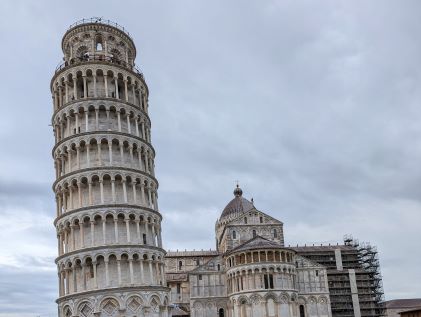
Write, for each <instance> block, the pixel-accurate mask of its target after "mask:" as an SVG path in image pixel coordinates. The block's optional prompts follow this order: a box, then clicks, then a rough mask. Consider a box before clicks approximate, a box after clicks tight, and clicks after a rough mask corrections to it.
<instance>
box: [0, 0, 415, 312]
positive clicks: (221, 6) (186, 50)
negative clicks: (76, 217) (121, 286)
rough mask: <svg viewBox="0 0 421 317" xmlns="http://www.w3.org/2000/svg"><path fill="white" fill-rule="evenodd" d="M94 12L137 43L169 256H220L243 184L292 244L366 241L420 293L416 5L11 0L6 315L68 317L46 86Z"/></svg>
mask: <svg viewBox="0 0 421 317" xmlns="http://www.w3.org/2000/svg"><path fill="white" fill-rule="evenodd" d="M92 16H102V17H105V18H108V19H112V20H114V21H116V22H118V23H120V24H122V25H124V26H125V27H126V28H127V29H128V30H129V31H130V33H131V34H132V36H133V38H134V40H135V43H136V45H137V50H138V56H137V60H136V63H137V65H138V67H140V68H141V69H142V70H143V72H144V74H145V77H146V80H147V83H148V85H149V89H150V116H151V120H152V141H153V145H154V147H155V149H156V153H157V156H156V175H157V178H158V180H159V182H160V188H159V200H160V204H159V206H160V208H161V212H162V214H163V216H164V222H163V234H164V237H163V238H164V245H165V248H166V249H172V250H174V249H202V248H203V249H209V248H213V247H214V223H215V221H216V219H217V217H218V215H219V214H220V213H221V211H222V210H223V208H224V207H225V205H226V204H227V203H228V202H229V201H230V200H231V199H232V198H233V195H232V191H233V189H234V186H235V181H236V180H237V179H238V180H239V181H240V186H241V187H242V188H243V191H244V196H245V197H246V198H249V199H250V198H251V197H253V198H254V200H255V205H256V207H257V208H258V209H260V210H262V211H264V212H266V213H268V214H270V215H272V216H274V217H275V218H278V219H280V220H281V221H283V222H284V228H285V240H286V243H287V244H297V243H298V244H300V245H303V244H305V243H307V244H309V243H336V242H342V238H343V235H344V234H353V235H354V237H356V238H358V239H359V240H360V241H371V243H372V244H374V245H377V246H378V250H379V254H380V260H381V270H382V274H383V283H384V289H385V294H386V299H394V298H408V297H421V270H420V269H419V268H420V267H421V246H420V242H421V238H420V226H421V169H420V165H421V86H420V85H421V63H420V58H421V2H420V1H336V0H335V1H254V2H252V1H215V0H212V1H207V2H205V1H171V2H169V1H168V2H167V1H148V2H147V1H66V2H65V1H39V0H38V1H19V0H13V1H6V0H2V1H1V2H0V43H1V48H2V49H1V50H0V64H1V69H2V75H1V81H0V82H1V83H0V96H1V99H0V106H1V110H2V111H1V113H2V115H0V142H1V155H0V166H1V168H0V214H1V216H2V221H1V222H0V250H1V252H0V317H6V316H7V317H9V316H16V317H17V316H19V317H22V316H24V317H26V316H42V317H47V316H57V314H56V304H55V302H54V301H55V299H56V297H57V293H58V291H57V285H58V282H57V273H56V268H55V265H54V258H55V256H56V254H57V249H56V247H57V240H56V236H55V229H54V227H53V224H52V222H53V217H54V215H55V206H54V196H53V192H52V190H51V184H52V182H53V180H54V170H53V161H52V158H51V149H52V146H53V133H52V129H51V127H50V126H49V123H50V119H51V114H52V108H53V107H52V102H51V95H50V91H49V83H50V79H51V77H52V75H53V73H54V69H55V67H56V65H57V64H58V63H59V62H60V61H61V58H62V52H61V49H60V44H61V38H62V36H63V34H64V32H65V31H66V30H67V28H68V26H69V25H70V24H72V23H73V22H75V21H77V20H79V19H81V18H86V17H92Z"/></svg>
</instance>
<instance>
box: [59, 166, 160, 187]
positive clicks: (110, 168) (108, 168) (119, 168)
mask: <svg viewBox="0 0 421 317" xmlns="http://www.w3.org/2000/svg"><path fill="white" fill-rule="evenodd" d="M92 171H104V172H107V171H125V172H132V173H136V174H141V175H143V176H146V177H148V178H150V179H152V180H153V181H154V182H155V183H156V186H157V188H158V187H159V183H158V180H157V179H156V178H155V176H152V174H148V173H146V172H143V171H141V170H138V169H135V168H128V167H123V166H100V167H89V168H83V169H79V170H77V171H73V172H71V173H67V174H65V175H63V176H60V177H59V178H57V179H56V180H55V182H54V183H53V185H52V189H53V191H54V192H55V191H56V188H55V187H56V186H57V184H58V183H59V182H61V181H62V180H64V179H66V178H68V177H71V176H74V175H77V174H83V173H85V172H92Z"/></svg>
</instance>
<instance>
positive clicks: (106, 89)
mask: <svg viewBox="0 0 421 317" xmlns="http://www.w3.org/2000/svg"><path fill="white" fill-rule="evenodd" d="M104 86H105V98H108V76H107V75H106V74H104Z"/></svg>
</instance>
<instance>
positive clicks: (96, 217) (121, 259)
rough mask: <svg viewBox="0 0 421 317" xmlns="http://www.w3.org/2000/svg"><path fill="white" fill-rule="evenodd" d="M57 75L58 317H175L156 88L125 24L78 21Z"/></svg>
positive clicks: (64, 47)
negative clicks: (160, 193)
mask: <svg viewBox="0 0 421 317" xmlns="http://www.w3.org/2000/svg"><path fill="white" fill-rule="evenodd" d="M61 46H62V50H63V54H64V58H63V63H62V64H61V65H60V66H59V67H57V69H56V71H55V74H54V76H53V78H52V80H51V87H50V88H51V93H52V97H53V103H54V114H53V116H52V126H53V128H54V136H55V146H54V148H53V151H52V155H53V158H54V163H55V170H56V181H55V182H54V185H53V190H54V192H55V195H56V201H57V217H56V219H55V221H54V224H55V227H56V229H57V239H58V257H57V259H56V264H57V270H58V280H59V298H58V299H57V303H58V315H59V316H65V317H69V316H79V317H88V316H154V317H155V316H156V317H158V316H159V317H166V316H169V311H168V304H169V302H168V301H169V298H168V295H169V289H168V288H167V286H166V281H165V274H164V261H163V257H164V255H165V251H164V250H163V248H162V239H161V221H162V216H161V214H160V213H159V211H158V197H157V189H158V181H157V180H156V178H155V173H154V158H155V151H154V149H153V147H152V144H151V121H150V119H149V115H148V106H149V105H148V95H149V91H148V86H147V85H146V82H145V79H144V77H143V75H142V73H141V72H140V71H139V70H138V69H137V68H136V67H135V63H134V61H135V57H136V47H135V45H134V42H133V39H132V37H131V36H130V34H129V33H128V32H127V30H125V29H124V28H123V27H121V26H120V25H118V24H116V23H113V22H111V21H104V20H100V19H90V20H82V21H79V22H77V23H75V24H73V25H71V26H70V28H69V29H68V30H67V32H66V33H65V34H64V36H63V39H62V42H61Z"/></svg>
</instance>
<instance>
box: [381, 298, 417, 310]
mask: <svg viewBox="0 0 421 317" xmlns="http://www.w3.org/2000/svg"><path fill="white" fill-rule="evenodd" d="M385 305H386V308H388V309H409V308H417V307H419V306H421V298H404V299H392V300H388V301H385Z"/></svg>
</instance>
